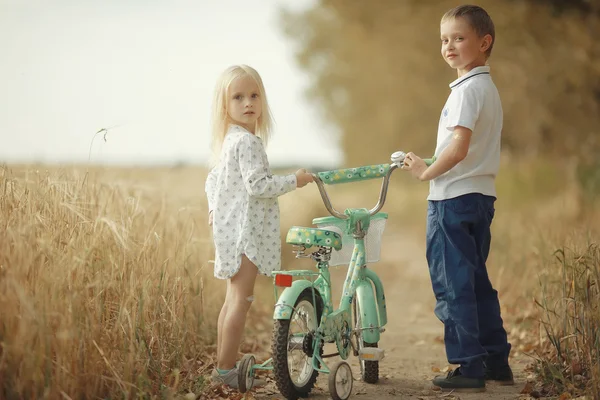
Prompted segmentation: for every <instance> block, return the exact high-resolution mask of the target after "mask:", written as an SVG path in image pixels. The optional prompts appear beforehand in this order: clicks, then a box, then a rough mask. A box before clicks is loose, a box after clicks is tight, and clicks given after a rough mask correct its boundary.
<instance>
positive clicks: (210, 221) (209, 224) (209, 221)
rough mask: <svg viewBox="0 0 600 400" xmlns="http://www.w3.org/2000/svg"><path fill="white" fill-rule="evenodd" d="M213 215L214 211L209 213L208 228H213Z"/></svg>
mask: <svg viewBox="0 0 600 400" xmlns="http://www.w3.org/2000/svg"><path fill="white" fill-rule="evenodd" d="M212 215H213V213H212V211H211V212H209V213H208V226H212V223H213V216H212Z"/></svg>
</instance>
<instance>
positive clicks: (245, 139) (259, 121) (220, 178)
mask: <svg viewBox="0 0 600 400" xmlns="http://www.w3.org/2000/svg"><path fill="white" fill-rule="evenodd" d="M213 107H214V108H213V121H212V122H213V132H212V134H213V155H214V157H215V158H214V159H215V166H214V168H212V170H211V171H210V173H209V175H208V177H207V179H206V187H205V189H206V194H207V197H208V208H209V224H210V225H212V229H213V238H214V244H215V265H214V275H215V277H217V278H219V279H224V280H227V294H226V296H225V302H224V304H223V307H222V308H221V312H220V314H219V320H218V327H217V366H216V369H215V370H214V371H213V374H212V378H213V380H214V381H217V382H219V383H223V384H226V385H229V386H231V387H234V388H237V368H236V357H237V353H238V349H239V345H240V342H241V339H242V334H243V331H244V327H245V324H246V315H247V313H248V310H249V309H250V306H251V304H252V301H253V300H254V296H253V293H254V284H255V281H256V277H257V275H258V274H259V273H260V274H262V275H267V276H270V274H271V272H272V271H274V270H277V269H279V268H280V262H281V261H280V259H281V242H280V231H279V205H278V202H277V198H278V197H279V196H281V195H283V194H285V193H288V192H290V191H292V190H294V189H296V188H300V187H303V186H305V185H306V184H308V183H309V182H312V175H311V174H310V173H308V172H306V170H305V169H300V170H298V171H297V172H296V173H295V174H290V175H273V174H272V173H271V170H270V168H269V162H268V160H267V154H266V152H265V145H266V144H267V142H268V140H269V138H270V137H271V134H272V116H271V112H270V110H269V105H268V103H267V96H266V93H265V88H264V85H263V82H262V79H261V77H260V75H259V74H258V72H256V71H255V70H254V69H253V68H251V67H249V66H247V65H235V66H232V67H230V68H228V69H227V70H225V71H224V72H223V73H222V75H221V76H220V78H219V80H218V82H217V85H216V88H215V97H214V103H213Z"/></svg>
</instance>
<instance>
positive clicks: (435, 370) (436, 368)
mask: <svg viewBox="0 0 600 400" xmlns="http://www.w3.org/2000/svg"><path fill="white" fill-rule="evenodd" d="M431 371H433V372H442V371H441V370H440V369H439V368H438V367H431Z"/></svg>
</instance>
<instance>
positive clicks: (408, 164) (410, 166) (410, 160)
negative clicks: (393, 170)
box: [402, 152, 427, 181]
mask: <svg viewBox="0 0 600 400" xmlns="http://www.w3.org/2000/svg"><path fill="white" fill-rule="evenodd" d="M402 169H404V170H406V171H410V173H411V175H412V176H413V177H415V178H417V179H418V180H420V181H422V180H423V178H422V176H423V173H424V172H425V170H426V169H427V164H425V161H423V159H422V158H421V157H419V156H417V155H415V153H412V152H411V153H408V154H407V155H406V157H405V158H404V165H402Z"/></svg>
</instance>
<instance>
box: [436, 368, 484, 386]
mask: <svg viewBox="0 0 600 400" xmlns="http://www.w3.org/2000/svg"><path fill="white" fill-rule="evenodd" d="M432 382H433V384H434V385H435V386H438V387H440V388H441V389H442V390H453V391H457V392H485V379H483V378H469V377H467V376H464V375H462V374H461V373H460V368H456V369H455V370H454V371H450V372H448V375H447V376H443V375H440V376H436V377H435V378H433V380H432Z"/></svg>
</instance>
